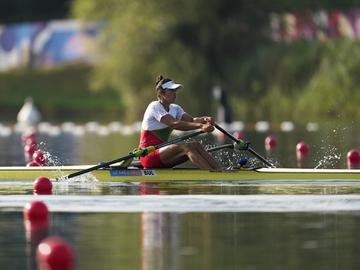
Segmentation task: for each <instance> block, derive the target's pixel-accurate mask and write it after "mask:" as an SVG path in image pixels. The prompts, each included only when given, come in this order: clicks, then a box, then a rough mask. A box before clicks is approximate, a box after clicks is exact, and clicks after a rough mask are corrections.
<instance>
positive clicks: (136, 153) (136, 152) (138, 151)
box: [56, 131, 204, 180]
mask: <svg viewBox="0 0 360 270" xmlns="http://www.w3.org/2000/svg"><path fill="white" fill-rule="evenodd" d="M201 133H204V132H203V131H196V132H193V133H190V134H188V135H184V136H181V137H178V138H176V139H174V140H170V141H168V142H164V143H161V144H158V145H155V146H148V147H146V148H140V149H136V150H134V151H133V152H131V153H130V154H128V155H126V156H124V157H120V158H117V159H114V160H111V161H106V162H102V163H100V164H98V165H95V166H92V167H89V168H87V169H84V170H81V171H78V172H74V173H71V174H69V175H68V176H64V177H61V178H64V179H69V178H73V177H75V176H79V175H82V174H85V173H88V172H91V171H94V170H97V169H101V168H105V167H108V166H110V165H111V164H114V163H117V162H121V161H124V160H128V159H130V158H134V157H141V156H146V155H147V154H149V153H151V152H154V151H155V150H157V149H160V148H162V147H165V146H168V145H171V144H176V143H179V142H181V141H185V140H187V139H190V138H193V137H195V136H198V135H200V134H201ZM56 180H58V179H56Z"/></svg>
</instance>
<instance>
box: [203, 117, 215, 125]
mask: <svg viewBox="0 0 360 270" xmlns="http://www.w3.org/2000/svg"><path fill="white" fill-rule="evenodd" d="M204 120H205V122H206V123H209V124H211V125H215V120H214V118H212V117H211V116H205V117H204Z"/></svg>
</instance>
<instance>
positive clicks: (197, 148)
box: [160, 142, 221, 170]
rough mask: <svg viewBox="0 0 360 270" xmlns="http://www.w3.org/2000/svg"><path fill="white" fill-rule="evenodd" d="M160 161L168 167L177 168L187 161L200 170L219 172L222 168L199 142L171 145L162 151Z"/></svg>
mask: <svg viewBox="0 0 360 270" xmlns="http://www.w3.org/2000/svg"><path fill="white" fill-rule="evenodd" d="M160 159H161V161H162V162H163V163H164V164H165V165H168V166H175V165H177V164H180V163H182V162H185V161H186V160H188V159H190V161H191V162H192V163H193V164H194V165H195V166H196V167H198V168H199V169H203V170H213V169H215V170H218V169H220V168H221V166H220V165H219V164H218V163H217V161H216V160H215V159H214V158H213V157H212V156H211V155H210V154H208V153H207V152H206V151H205V150H204V149H203V148H202V146H201V144H200V143H198V142H191V143H182V144H176V145H169V146H167V147H164V148H162V149H160Z"/></svg>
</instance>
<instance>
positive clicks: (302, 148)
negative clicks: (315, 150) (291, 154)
mask: <svg viewBox="0 0 360 270" xmlns="http://www.w3.org/2000/svg"><path fill="white" fill-rule="evenodd" d="M308 154H309V145H308V144H307V143H305V142H299V143H298V144H297V145H296V156H297V158H298V159H299V158H305V157H307V155H308Z"/></svg>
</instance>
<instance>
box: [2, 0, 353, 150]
mask: <svg viewBox="0 0 360 270" xmlns="http://www.w3.org/2000/svg"><path fill="white" fill-rule="evenodd" d="M0 24H1V26H0V116H1V117H0V123H2V124H3V126H1V125H0V134H7V129H6V128H5V127H6V125H13V124H14V123H16V121H18V120H19V115H18V113H19V111H20V109H21V108H22V106H23V104H24V102H25V100H26V101H27V102H28V103H29V102H30V103H29V104H32V105H33V106H34V105H35V106H36V108H37V110H38V112H39V115H38V116H39V117H37V118H36V117H35V120H36V121H34V122H37V123H38V122H40V121H42V122H45V124H44V123H43V125H42V126H40V127H41V128H43V129H46V128H47V127H48V126H49V125H48V123H51V124H58V125H59V124H60V125H62V126H60V129H62V130H64V129H65V130H72V131H73V132H75V133H76V134H81V132H83V131H81V130H80V129H76V124H83V123H87V126H86V127H85V128H87V129H90V130H96V131H99V132H100V133H101V131H103V133H104V134H105V133H106V132H107V131H106V130H105V129H104V130H102V129H101V128H99V126H96V123H100V125H101V124H108V123H112V124H110V125H111V126H110V131H111V130H121V131H122V133H125V134H130V133H131V132H132V131H134V130H135V131H138V128H139V125H138V121H141V119H142V115H143V112H144V110H145V108H146V106H147V104H148V103H149V102H150V101H151V100H154V99H155V91H154V84H155V79H156V77H157V76H158V75H159V74H163V75H165V76H167V77H170V78H173V79H174V80H176V81H177V82H180V83H182V84H183V85H184V87H185V89H184V91H182V92H181V93H180V94H179V95H178V103H179V104H181V105H182V106H183V107H184V108H185V109H186V111H187V112H189V113H190V114H192V115H194V116H196V115H214V116H216V118H217V120H218V121H219V122H221V123H228V124H231V123H232V124H233V125H232V126H231V129H232V131H236V130H240V131H241V130H244V129H245V130H248V131H249V132H251V131H254V130H257V131H261V132H270V131H271V132H278V131H285V132H288V131H292V130H294V128H295V129H296V128H298V127H300V128H301V132H302V131H303V130H304V131H307V132H314V131H318V130H319V127H324V126H327V127H329V129H326V130H325V131H324V133H323V134H322V135H321V137H319V136H318V134H317V135H315V136H313V137H316V139H317V141H315V142H314V144H315V143H316V144H317V145H319V144H321V143H324V140H325V141H327V140H329V137H330V135H331V134H332V133H336V136H337V137H338V138H337V139H334V140H336V143H338V144H339V143H341V145H342V146H341V147H342V148H344V150H342V152H344V151H346V150H347V149H349V148H351V147H357V146H358V142H357V140H356V137H357V136H356V134H357V128H358V127H357V121H356V119H357V118H359V117H360V110H359V109H358V104H359V103H360V91H359V90H360V84H359V76H358V72H359V71H360V41H359V37H360V0H359V1H358V0H342V1H334V0H319V1H309V0H303V1H285V0H273V1H266V0H254V1H248V0H197V1H193V0H183V1H175V0H157V1H145V0H134V1H125V0H116V1H115V0H102V1H98V0H53V1H46V0H27V1H22V0H2V1H1V2H0ZM30 98H31V99H30ZM20 120H21V119H20ZM69 122H71V123H70V124H69ZM89 122H90V124H89ZM64 123H65V124H64ZM66 123H67V124H66ZM74 123H75V125H74ZM91 123H95V124H91ZM122 124H126V125H127V126H126V128H127V129H126V128H124V127H123V126H122ZM1 127H4V128H1ZM350 128H351V129H355V131H354V130H351V131H350V130H349V129H350ZM345 129H346V130H345ZM344 130H345V131H344ZM40 131H41V130H40ZM301 132H300V133H296V134H300V135H296V136H295V135H293V138H292V140H293V141H294V144H296V141H297V140H300V139H303V138H305V137H306V135H305V136H303V135H301V134H302V133H301ZM329 132H330V133H329ZM343 132H345V133H346V137H345V135H344V136H343V135H342V133H343ZM52 134H57V131H56V130H55V131H54V130H53V131H52ZM348 134H349V135H348ZM264 136H265V135H264ZM332 138H333V137H332ZM260 139H261V140H262V139H263V138H260ZM254 140H256V138H255V139H254ZM309 140H314V139H309ZM319 140H321V141H320V142H319ZM331 140H332V139H331ZM134 141H137V139H136V140H135V139H134ZM134 144H136V143H134ZM321 147H324V145H322V146H321ZM291 151H293V150H291Z"/></svg>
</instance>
